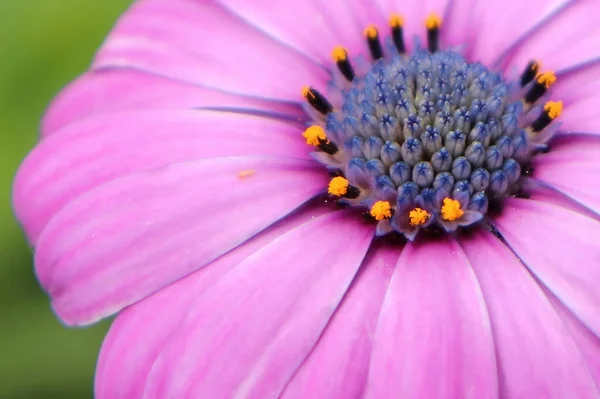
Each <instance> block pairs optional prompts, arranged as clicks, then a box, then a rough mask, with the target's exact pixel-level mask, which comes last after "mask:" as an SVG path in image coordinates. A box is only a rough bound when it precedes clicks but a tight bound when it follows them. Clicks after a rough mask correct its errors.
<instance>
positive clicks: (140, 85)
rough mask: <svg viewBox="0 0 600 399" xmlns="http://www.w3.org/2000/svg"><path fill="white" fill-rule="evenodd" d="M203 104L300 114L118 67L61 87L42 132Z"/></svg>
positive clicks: (286, 106)
mask: <svg viewBox="0 0 600 399" xmlns="http://www.w3.org/2000/svg"><path fill="white" fill-rule="evenodd" d="M257 94H258V93H257ZM206 106H212V107H219V106H221V107H223V106H227V107H237V108H245V109H253V110H256V111H258V112H261V111H262V112H271V113H280V114H289V115H292V116H296V117H303V116H304V113H303V112H302V110H301V108H300V107H299V106H298V105H296V104H292V103H283V102H275V101H268V100H264V99H260V98H251V97H243V96H239V95H234V94H229V93H225V92H222V91H218V90H211V89H207V88H205V87H202V86H198V85H193V84H188V83H185V82H182V81H177V80H173V79H167V78H164V77H161V76H157V75H153V74H149V73H145V72H141V71H136V70H130V69H118V70H108V71H102V72H89V73H86V74H85V75H82V76H80V77H79V78H78V79H77V80H75V81H74V82H72V83H71V84H70V85H69V86H67V87H66V88H65V89H63V91H62V92H61V93H60V94H59V95H58V97H57V98H56V99H55V100H54V102H53V103H52V105H51V106H50V108H49V110H48V111H47V112H46V115H45V116H44V120H43V123H42V135H43V136H47V135H49V134H51V133H53V132H54V131H56V130H58V129H60V128H61V127H63V126H64V125H66V124H68V123H71V122H74V121H76V120H78V119H81V118H85V117H90V116H95V115H97V114H103V113H109V112H115V111H125V110H132V109H170V108H175V109H177V108H200V107H206Z"/></svg>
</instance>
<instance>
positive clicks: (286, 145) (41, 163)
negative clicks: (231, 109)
mask: <svg viewBox="0 0 600 399" xmlns="http://www.w3.org/2000/svg"><path fill="white" fill-rule="evenodd" d="M307 149H308V146H306V145H304V144H303V142H302V139H301V137H300V130H299V129H298V127H296V126H294V125H292V124H289V123H288V124H284V123H281V122H277V121H274V120H269V119H265V118H259V117H253V116H249V115H239V114H230V113H224V112H209V111H198V110H185V111H183V110H182V111H176V110H163V111H158V112H157V111H151V110H145V111H129V112H120V113H111V114H102V115H99V116H97V117H93V118H87V119H84V120H82V121H80V122H77V123H72V124H70V125H68V126H66V127H65V128H63V129H60V131H57V132H56V134H54V135H52V136H51V137H48V138H47V139H45V140H43V141H42V142H41V143H40V144H39V145H38V146H37V147H36V148H35V149H34V150H33V151H32V152H31V153H30V154H29V155H28V156H27V158H26V159H25V161H24V162H23V164H22V165H21V167H20V169H19V172H18V173H17V177H16V180H15V184H14V193H13V200H14V201H13V202H14V204H15V205H14V208H15V212H16V214H17V216H18V218H19V220H20V221H21V223H22V224H23V226H24V228H25V230H26V232H27V233H28V237H29V240H30V242H32V243H34V244H35V242H36V240H37V238H38V237H39V235H40V234H41V232H42V230H43V228H44V226H46V224H47V223H48V221H49V220H50V219H51V218H52V217H53V216H54V215H55V214H56V213H57V212H58V211H60V210H61V209H62V208H63V207H64V206H66V205H67V204H69V202H71V201H72V200H73V199H75V198H77V197H79V196H80V195H82V194H84V193H85V192H87V191H89V190H91V189H93V188H95V187H97V186H99V185H102V184H104V183H106V182H108V181H110V180H112V179H115V178H118V177H121V176H123V175H127V174H129V173H134V172H138V171H142V170H150V169H155V168H159V167H164V166H168V165H170V164H173V163H176V162H182V161H189V160H195V159H202V158H216V157H228V156H246V155H276V156H282V157H295V158H306V159H310V158H309V156H308V155H307Z"/></svg>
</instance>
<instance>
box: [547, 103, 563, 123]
mask: <svg viewBox="0 0 600 399" xmlns="http://www.w3.org/2000/svg"><path fill="white" fill-rule="evenodd" d="M562 110H563V102H562V101H548V102H547V103H546V105H544V111H546V112H547V113H548V116H549V117H550V119H553V120H554V119H556V118H558V117H559V116H560V114H561V113H562Z"/></svg>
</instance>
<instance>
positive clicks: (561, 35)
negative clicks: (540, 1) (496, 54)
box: [498, 0, 600, 71]
mask: <svg viewBox="0 0 600 399" xmlns="http://www.w3.org/2000/svg"><path fill="white" fill-rule="evenodd" d="M535 3H536V2H519V1H516V2H515V4H518V5H519V6H527V5H529V4H535ZM546 3H547V2H546ZM498 4H503V3H501V2H498ZM520 10H521V12H523V13H527V11H525V10H523V9H522V8H521V9H520ZM533 13H534V14H537V15H539V14H540V13H539V11H538V12H537V13H535V12H533ZM599 14H600V2H598V1H597V0H578V1H571V2H570V5H569V6H567V7H565V8H564V10H563V11H562V12H560V13H559V14H557V15H556V17H554V18H552V19H551V20H549V21H548V22H547V23H545V24H544V25H543V26H542V27H540V28H539V29H537V30H536V31H535V32H533V33H532V34H530V35H529V36H528V37H527V40H525V41H523V43H522V44H521V45H519V46H517V48H515V51H514V52H513V53H512V54H510V57H508V58H506V59H505V60H504V61H503V65H504V66H505V67H507V68H509V69H510V68H512V67H516V68H517V69H518V70H521V69H522V68H524V67H525V65H527V63H528V62H529V61H530V60H531V59H537V60H540V61H541V63H542V67H543V68H544V69H545V70H554V71H558V70H561V69H564V68H568V67H570V66H572V65H575V64H579V63H582V62H585V61H588V60H591V59H594V58H598V57H599V56H600V50H599V49H598V45H597V44H598V41H599V40H600V26H599V25H598V17H597V15H599ZM514 24H515V22H514V21H513V22H511V25H510V26H515V25H514ZM499 31H503V30H499Z"/></svg>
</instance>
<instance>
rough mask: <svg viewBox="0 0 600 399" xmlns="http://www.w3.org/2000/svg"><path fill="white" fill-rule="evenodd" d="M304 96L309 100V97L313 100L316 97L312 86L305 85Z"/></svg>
mask: <svg viewBox="0 0 600 399" xmlns="http://www.w3.org/2000/svg"><path fill="white" fill-rule="evenodd" d="M302 97H304V98H306V99H307V100H308V99H311V100H312V99H314V98H315V95H314V94H312V92H311V91H310V87H308V86H304V87H303V88H302Z"/></svg>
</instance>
